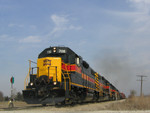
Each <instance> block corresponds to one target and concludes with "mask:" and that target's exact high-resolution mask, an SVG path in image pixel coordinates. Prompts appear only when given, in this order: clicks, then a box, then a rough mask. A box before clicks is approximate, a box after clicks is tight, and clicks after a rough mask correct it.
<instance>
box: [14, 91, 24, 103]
mask: <svg viewBox="0 0 150 113" xmlns="http://www.w3.org/2000/svg"><path fill="white" fill-rule="evenodd" d="M15 100H19V101H22V100H23V96H22V94H21V93H20V92H17V95H16V96H15Z"/></svg>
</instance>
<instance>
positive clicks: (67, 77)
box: [62, 65, 71, 90]
mask: <svg viewBox="0 0 150 113" xmlns="http://www.w3.org/2000/svg"><path fill="white" fill-rule="evenodd" d="M67 66H68V65H65V69H66V70H65V71H66V73H63V71H62V75H63V78H64V80H65V81H64V82H65V90H66V79H69V90H71V83H70V82H71V80H70V76H69V72H68V69H67ZM65 75H67V76H65Z"/></svg>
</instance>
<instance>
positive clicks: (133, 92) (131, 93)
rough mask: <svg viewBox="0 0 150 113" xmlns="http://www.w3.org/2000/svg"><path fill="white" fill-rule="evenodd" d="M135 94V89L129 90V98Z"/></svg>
mask: <svg viewBox="0 0 150 113" xmlns="http://www.w3.org/2000/svg"><path fill="white" fill-rule="evenodd" d="M135 95H136V91H135V90H131V91H130V95H129V98H132V97H135Z"/></svg>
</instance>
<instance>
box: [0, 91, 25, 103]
mask: <svg viewBox="0 0 150 113" xmlns="http://www.w3.org/2000/svg"><path fill="white" fill-rule="evenodd" d="M9 100H10V97H8V96H4V94H3V92H2V91H0V101H9ZM14 100H15V101H23V95H22V93H21V92H17V93H16V95H14Z"/></svg>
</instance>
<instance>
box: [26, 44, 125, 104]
mask: <svg viewBox="0 0 150 113" xmlns="http://www.w3.org/2000/svg"><path fill="white" fill-rule="evenodd" d="M30 63H31V61H30ZM34 69H36V73H35V74H34ZM28 79H30V81H29V82H28ZM25 85H26V86H25V89H24V90H23V96H24V100H25V101H26V102H27V103H29V104H43V105H45V104H51V103H55V104H58V103H76V102H84V101H101V100H116V99H121V98H124V97H123V95H124V94H123V93H120V92H119V91H118V89H116V87H115V86H113V85H112V84H111V83H110V82H109V81H108V80H106V79H105V78H104V77H103V76H101V75H99V74H98V73H97V72H95V71H94V70H93V69H92V68H91V67H90V66H89V64H88V63H87V62H86V61H84V60H83V59H82V57H80V56H79V55H77V54H76V53H75V52H73V51H72V50H71V49H70V48H68V47H50V48H47V49H45V50H44V51H42V52H41V53H40V54H39V56H38V60H37V66H36V67H33V68H32V67H31V65H30V67H29V74H28V76H27V78H26V84H25Z"/></svg>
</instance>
